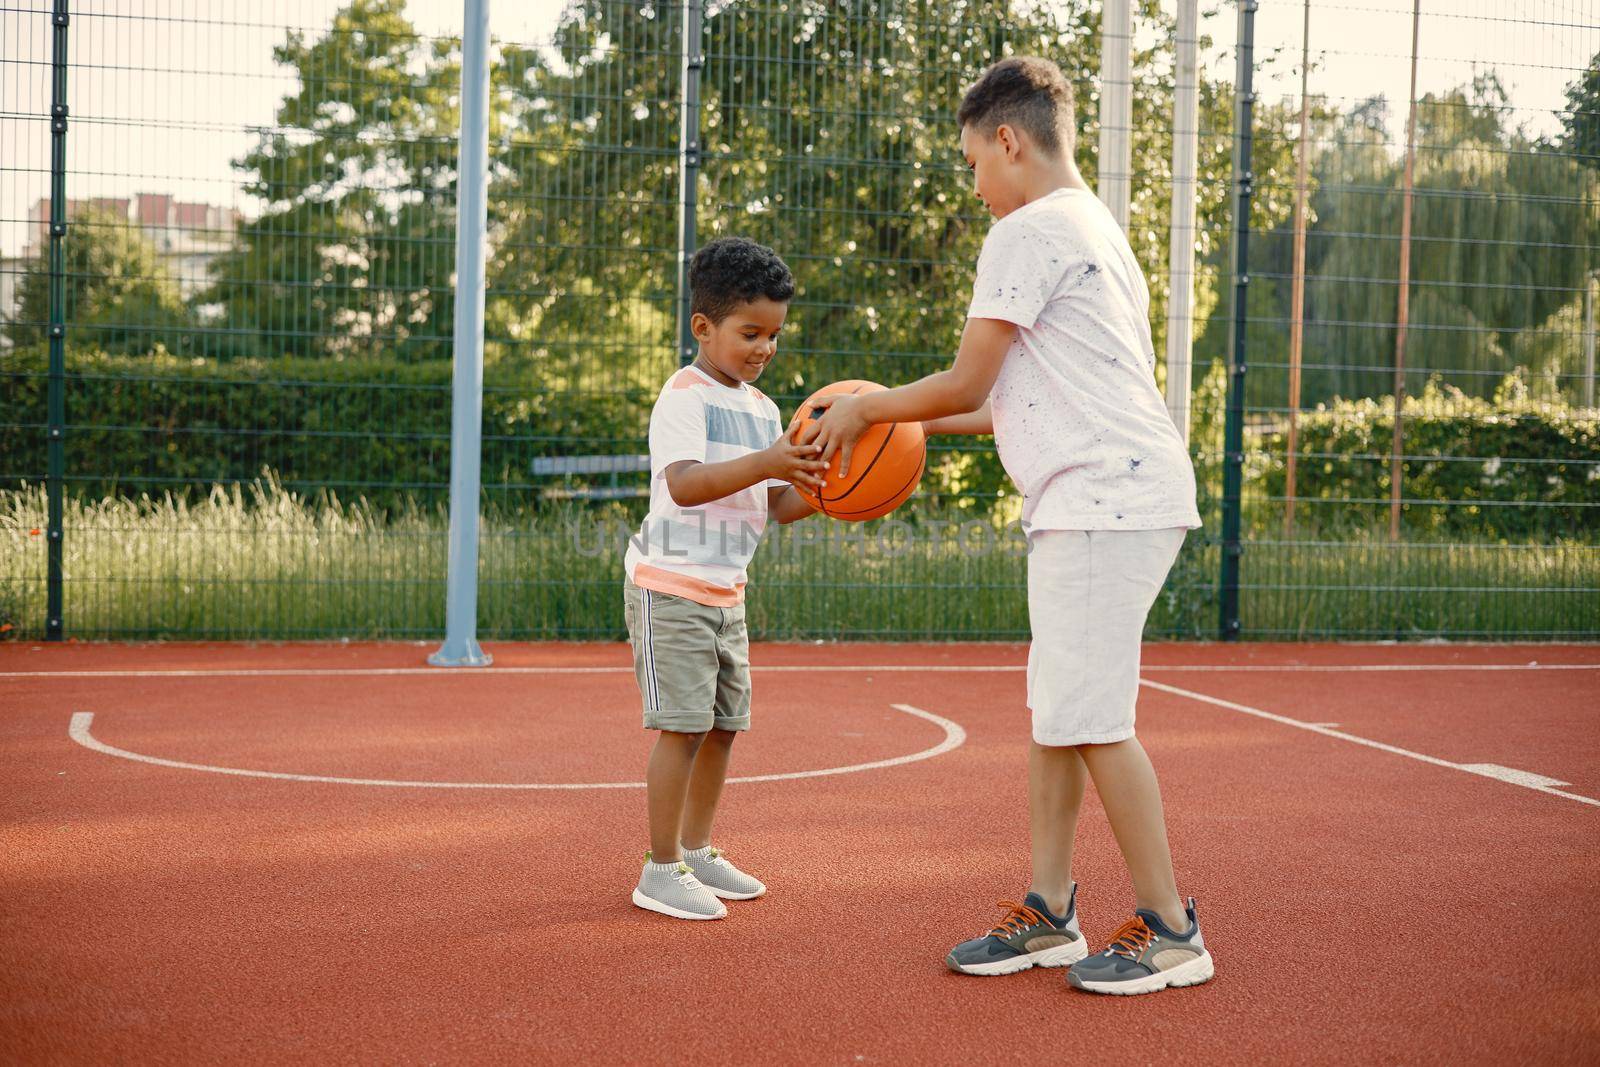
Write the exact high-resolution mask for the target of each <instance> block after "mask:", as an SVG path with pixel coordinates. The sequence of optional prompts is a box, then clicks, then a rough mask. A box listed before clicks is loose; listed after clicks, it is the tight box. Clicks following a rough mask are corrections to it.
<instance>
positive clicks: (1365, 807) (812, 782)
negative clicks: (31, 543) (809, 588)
mask: <svg viewBox="0 0 1600 1067" xmlns="http://www.w3.org/2000/svg"><path fill="white" fill-rule="evenodd" d="M430 648H431V646H421V645H410V644H392V645H285V646H277V645H274V646H246V645H192V644H191V645H150V646H105V645H68V646H64V647H62V646H56V647H48V648H45V647H40V646H32V645H26V644H13V645H8V646H4V647H0V770H3V774H4V780H5V782H6V783H7V786H6V789H5V792H4V797H3V799H0V952H3V954H4V958H5V960H6V966H5V967H4V968H3V969H0V1049H3V1050H4V1052H3V1056H0V1058H3V1059H4V1060H6V1061H7V1062H16V1063H29V1064H34V1063H111V1062H117V1063H204V1064H211V1063H224V1062H251V1063H297V1062H305V1063H327V1062H365V1063H578V1062H584V1063H606V1064H609V1063H684V1064H695V1065H697V1067H712V1065H718V1064H739V1065H749V1064H766V1063H781V1064H789V1063H807V1064H809V1063H823V1064H830V1063H837V1064H859V1063H870V1064H965V1063H1061V1062H1071V1061H1075V1060H1078V1059H1079V1058H1080V1057H1084V1058H1085V1059H1084V1062H1097V1063H1104V1062H1115V1063H1156V1062H1166V1063H1203V1064H1211V1063H1219V1064H1233V1063H1237V1064H1260V1063H1294V1064H1301V1063H1361V1064H1371V1063H1393V1064H1423V1063H1439V1064H1463V1063H1494V1064H1504V1063H1507V1062H1514V1063H1595V1062H1600V974H1597V972H1596V969H1595V967H1594V966H1593V963H1594V961H1595V960H1596V959H1600V923H1597V922H1595V921H1594V913H1595V911H1596V905H1597V904H1600V891H1597V889H1596V885H1597V876H1600V647H1559V646H1549V645H1516V646H1455V645H1450V646H1381V645H1349V646H1306V645H1238V646H1217V645H1167V646H1152V647H1150V648H1148V649H1147V651H1146V661H1145V674H1144V676H1145V679H1146V682H1147V687H1146V688H1145V690H1144V691H1143V694H1142V697H1141V701H1140V712H1139V728H1140V735H1141V737H1142V738H1143V740H1144V743H1145V746H1146V747H1147V748H1148V749H1149V751H1150V752H1151V755H1152V758H1153V759H1154V760H1155V763H1156V767H1157V770H1158V772H1159V773H1160V775H1161V781H1162V786H1163V790H1164V794H1165V798H1166V805H1167V816H1168V822H1169V827H1170V831H1171V836H1172V840H1173V844H1174V849H1175V855H1176V861H1177V868H1178V873H1179V884H1180V887H1181V888H1182V889H1183V891H1184V892H1185V893H1192V894H1194V895H1195V896H1197V897H1198V898H1199V900H1200V914H1201V919H1202V923H1203V924H1204V927H1205V932H1206V940H1207V943H1208V945H1209V946H1210V948H1211V950H1212V953H1213V954H1214V956H1215V958H1216V966H1217V976H1216V978H1215V979H1214V980H1213V981H1211V982H1210V983H1208V984H1206V985H1203V986H1199V987H1195V988H1191V989H1184V990H1175V991H1170V992H1165V993H1161V994H1157V995H1154V996H1148V997H1135V998H1111V997H1095V996H1092V995H1090V994H1084V993H1078V992H1075V991H1071V990H1069V989H1068V988H1067V987H1066V986H1065V983H1064V981H1063V972H1061V971H1060V970H1034V971H1029V972H1025V973H1022V974H1017V975H1011V976H1007V977H1001V978H972V977H965V976H960V975H955V974H952V973H950V972H949V971H948V970H946V969H945V967H944V965H943V962H942V960H943V956H944V954H945V952H946V951H947V950H948V948H949V947H950V945H951V944H953V943H954V942H956V941H959V940H961V939H963V938H966V937H970V936H973V935H975V934H977V933H979V932H980V931H981V930H982V929H983V928H985V927H986V926H988V925H989V924H990V923H992V922H993V921H996V920H998V919H999V918H1000V915H1001V913H1000V911H999V909H997V908H995V907H994V902H995V901H996V900H999V899H1001V898H1017V897H1020V895H1021V894H1022V893H1023V891H1024V890H1025V888H1026V885H1027V876H1028V853H1027V817H1026V799H1027V798H1026V788H1025V767H1026V764H1025V752H1026V743H1027V738H1028V719H1027V712H1026V710H1025V708H1024V705H1023V693H1024V676H1023V672H1022V670H1021V665H1022V664H1023V663H1025V660H1026V651H1025V649H1023V648H1021V647H1018V646H1006V645H941V646H903V645H889V646H886V645H822V646H811V645H767V646H757V647H756V649H755V650H754V651H753V655H752V660H753V663H754V665H755V667H756V673H755V686H756V705H755V715H756V722H755V728H754V729H753V730H752V732H751V733H750V735H749V736H748V737H746V738H744V739H742V740H741V741H740V742H739V745H738V747H737V750H736V752H735V756H734V768H733V774H734V775H736V776H740V777H745V778H750V777H755V778H758V779H763V780H756V781H742V782H738V783H736V784H731V785H730V786H729V787H728V790H727V792H726V794H725V797H724V804H723V814H722V816H721V818H720V820H719V823H718V832H717V839H718V841H719V843H720V844H721V845H722V846H723V847H724V848H726V849H727V850H728V851H729V853H730V854H731V855H732V856H733V857H734V858H735V859H736V861H737V862H738V863H739V864H740V865H741V866H743V867H745V868H746V869H749V870H751V871H753V872H755V873H757V874H759V875H760V876H761V877H762V878H763V880H765V881H766V882H767V884H768V885H769V887H770V890H771V891H770V892H769V894H768V895H767V896H766V897H765V898H763V899H760V900H756V901H750V902H745V903H740V902H732V903H730V906H729V908H730V915H729V918H728V919H726V920H724V921H721V922H713V923H685V922H679V921H674V920H670V919H666V918H663V917H660V916H657V915H653V914H649V913H646V912H643V911H639V910H638V909H635V908H634V907H632V906H631V904H630V903H629V899H628V897H629V893H630V891H631V890H632V887H633V884H634V882H635V880H636V878H637V875H638V865H639V862H640V859H641V853H642V850H643V848H644V843H645V831H644V791H643V790H642V788H638V787H637V786H636V785H634V784H632V783H637V782H639V781H640V780H641V779H642V776H643V769H644V757H645V754H646V752H647V751H648V748H649V744H650V740H651V738H650V736H649V735H647V734H645V733H644V732H643V731H642V730H640V729H639V726H638V721H639V711H638V696H637V693H636V691H635V688H634V683H633V678H632V673H631V669H630V667H629V657H628V652H627V650H626V648H625V647H623V646H617V645H549V644H546V645H509V646H490V651H492V652H493V653H494V655H495V665H494V666H493V667H491V668H488V669H486V670H478V671H442V670H434V669H430V668H427V667H426V666H425V665H424V662H423V661H424V656H425V654H426V652H428V651H429V650H430ZM862 765H867V766H862ZM852 768H853V769H852ZM241 771H242V772H249V773H237V772H241ZM818 771H823V772H828V773H823V774H811V775H808V776H798V775H799V774H800V772H818ZM763 776H776V777H765V778H763ZM319 779H320V780H319ZM529 786H540V788H527V787H529ZM552 786H553V787H557V788H547V787H552ZM1076 876H1077V878H1078V881H1079V883H1080V885H1081V887H1082V888H1081V890H1080V893H1079V908H1080V914H1081V917H1082V922H1083V926H1084V930H1085V933H1086V934H1087V935H1088V937H1089V940H1090V943H1091V944H1092V945H1094V946H1096V947H1098V946H1099V944H1100V943H1102V942H1103V941H1104V939H1105V937H1106V936H1107V935H1108V934H1109V933H1110V932H1111V931H1112V930H1113V929H1114V928H1115V927H1116V926H1117V925H1118V924H1119V923H1120V922H1121V921H1122V920H1123V919H1124V918H1126V917H1127V914H1128V913H1129V910H1130V909H1131V907H1132V895H1131V889H1130V887H1129V885H1128V882H1127V877H1126V874H1125V873H1124V871H1123V869H1122V866H1121V862H1120V859H1119V857H1118V855H1117V852H1116V848H1115V845H1114V842H1113V841H1112V838H1111V835H1110V832H1109V830H1108V829H1107V827H1106V824H1105V821H1104V817H1103V815H1102V814H1101V813H1100V811H1099V809H1098V806H1097V805H1096V803H1095V801H1094V799H1093V797H1092V795H1091V798H1090V800H1089V803H1088V810H1087V811H1086V812H1085V815H1084V819H1083V822H1082V826H1081V832H1080V837H1079V847H1078V860H1077V869H1076Z"/></svg>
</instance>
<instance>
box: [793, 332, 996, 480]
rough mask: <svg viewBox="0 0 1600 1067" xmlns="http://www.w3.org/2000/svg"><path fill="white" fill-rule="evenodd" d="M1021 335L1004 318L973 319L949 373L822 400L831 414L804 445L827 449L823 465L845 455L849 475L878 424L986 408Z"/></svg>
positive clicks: (809, 431)
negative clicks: (859, 447)
mask: <svg viewBox="0 0 1600 1067" xmlns="http://www.w3.org/2000/svg"><path fill="white" fill-rule="evenodd" d="M1016 336H1017V327H1016V324H1015V323H1011V322H1006V321H1005V320H1004V319H968V320H967V325H966V329H964V330H963V331H962V332H961V349H960V351H958V352H957V353H956V361H955V364H954V365H953V366H952V367H951V368H950V369H949V370H944V371H940V372H938V373H937V374H930V375H928V376H927V377H926V378H923V379H921V380H919V381H915V382H912V383H911V384H910V385H902V386H900V387H899V388H898V389H885V390H883V391H882V392H879V393H865V394H863V395H861V396H829V397H823V398H822V399H820V400H818V401H816V402H815V403H814V406H815V407H826V408H827V410H826V411H825V412H823V414H822V417H821V418H820V419H817V420H816V421H815V422H813V423H812V424H811V425H810V426H808V427H806V429H805V432H804V433H803V434H802V435H801V440H802V441H807V442H810V443H812V444H820V445H822V446H823V448H822V455H821V458H822V459H823V460H824V461H826V460H829V459H831V458H832V457H833V454H834V453H835V452H841V453H842V454H843V458H841V459H840V461H839V473H840V475H846V474H849V473H850V453H851V451H852V450H853V449H854V448H855V443H856V441H858V440H859V439H860V438H861V435H862V434H864V433H866V432H867V428H868V427H869V426H872V425H873V424H874V423H879V422H923V421H931V420H935V419H942V418H945V417H947V416H950V415H964V414H967V413H969V412H973V411H976V410H978V409H979V408H981V407H982V406H983V402H984V400H986V399H987V398H988V396H989V391H990V390H991V389H993V388H994V381H995V379H996V378H998V377H999V376H1000V365H1001V364H1002V363H1004V362H1005V358H1006V352H1007V351H1009V350H1010V348H1011V342H1012V340H1013V339H1015V338H1016Z"/></svg>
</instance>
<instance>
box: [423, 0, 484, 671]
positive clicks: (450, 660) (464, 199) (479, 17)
mask: <svg viewBox="0 0 1600 1067" xmlns="http://www.w3.org/2000/svg"><path fill="white" fill-rule="evenodd" d="M463 6H464V9H465V12H464V17H463V20H462V33H461V140H460V143H459V146H458V159H459V162H458V164H457V167H456V330H455V374H454V378H453V381H452V383H451V393H452V406H451V421H450V571H449V577H448V579H447V583H446V587H445V637H444V644H443V645H442V646H441V647H440V648H439V650H438V651H437V652H435V653H434V654H433V655H431V656H429V657H428V662H429V663H431V664H433V665H434V666H436V667H485V666H488V665H489V663H490V662H491V659H490V657H489V656H487V655H485V654H484V651H483V649H481V648H479V647H478V491H479V484H480V473H481V472H480V464H481V463H482V460H483V457H482V440H483V303H484V293H483V289H484V230H485V228H486V227H487V225H488V207H489V197H488V192H489V189H488V179H489V0H464V4H463Z"/></svg>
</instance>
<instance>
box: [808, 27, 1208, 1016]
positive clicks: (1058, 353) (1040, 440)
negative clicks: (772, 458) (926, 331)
mask: <svg viewBox="0 0 1600 1067" xmlns="http://www.w3.org/2000/svg"><path fill="white" fill-rule="evenodd" d="M957 119H958V121H959V123H960V127H961V151H962V154H963V156H965V158H966V161H967V165H968V166H969V167H970V168H971V169H972V172H973V178H974V184H975V187H976V192H977V195H978V198H979V199H980V200H982V201H983V203H984V205H985V206H986V207H987V208H988V210H989V213H990V214H992V215H993V216H994V217H995V220H996V221H995V224H994V226H993V227H992V228H991V229H990V231H989V235H988V238H987V239H986V240H985V241H984V245H983V252H982V254H981V255H980V256H979V259H978V270H977V277H976V280H975V282H974V284H973V299H972V304H971V307H970V309H969V310H968V312H967V316H968V317H967V325H966V329H965V331H964V332H963V334H962V338H961V348H960V351H959V352H958V354H957V355H956V360H955V364H954V365H953V366H952V367H951V369H949V370H947V371H943V372H941V373H938V374H934V375H930V376H929V377H927V378H923V379H922V380H920V381H918V382H914V383H912V384H911V385H907V386H903V387H901V388H899V389H890V390H886V391H884V392H880V393H871V394H867V395H865V396H861V397H841V398H839V399H837V400H835V401H834V402H833V404H832V406H831V408H830V409H829V410H828V412H827V413H826V414H825V415H824V416H823V418H822V419H821V420H819V422H817V423H814V424H813V427H814V428H813V429H810V430H808V433H807V438H806V439H808V440H812V441H814V442H816V443H820V444H823V445H825V448H824V450H823V454H822V458H823V459H824V460H826V459H828V458H830V457H831V456H832V455H833V453H834V452H835V450H842V451H843V453H844V455H843V456H842V457H841V459H842V466H843V468H844V470H845V471H846V472H847V471H848V463H849V453H850V448H851V445H852V443H853V442H854V441H855V440H856V439H857V438H859V436H860V435H861V433H862V432H863V431H864V430H865V428H866V427H867V426H869V425H871V424H872V423H877V422H906V421H910V420H925V422H926V426H927V428H928V429H929V430H930V431H932V432H944V433H993V434H994V436H995V445H996V447H997V448H998V450H999V452H1000V458H1001V461H1002V462H1003V463H1004V464H1005V468H1006V471H1007V473H1008V474H1009V475H1010V476H1011V478H1012V480H1013V481H1015V482H1016V483H1017V486H1018V488H1019V489H1020V490H1021V491H1022V495H1023V503H1022V522H1023V528H1024V530H1025V531H1026V532H1027V534H1028V541H1029V555H1028V614H1029V618H1030V620H1031V623H1032V629H1033V644H1032V647H1031V649H1030V652H1029V657H1028V706H1029V708H1030V709H1031V711H1032V714H1033V744H1032V747H1031V749H1030V751H1029V757H1028V799H1029V810H1030V828H1031V831H1032V839H1033V885H1032V886H1031V887H1030V889H1029V892H1028V893H1027V895H1026V897H1025V898H1024V900H1023V902H1022V903H1020V904H1011V903H1008V904H1007V905H1006V907H1007V908H1008V910H1007V913H1006V916H1005V918H1004V919H1003V920H1002V921H1001V922H1000V924H999V925H997V926H995V927H993V928H992V929H990V930H989V931H988V932H987V933H986V934H984V935H982V936H980V937H978V938H975V939H973V940H971V941H965V942H962V943H961V944H959V945H957V946H956V947H955V948H954V949H953V950H951V952H950V954H949V956H948V957H947V959H946V962H947V963H948V964H949V966H950V967H951V968H953V969H955V970H957V971H961V972H963V973H966V974H991V975H992V974H1007V973H1011V972H1014V971H1020V970H1024V969H1026V968H1029V967H1033V966H1047V967H1049V966H1055V967H1060V966H1066V965H1068V964H1071V970H1070V971H1069V972H1068V980H1069V982H1070V983H1071V984H1072V985H1074V986H1076V987H1077V988H1079V989H1086V990H1090V991H1093V992H1102V993H1146V992H1153V991H1155V990H1157V989H1164V988H1167V987H1168V986H1183V985H1193V984H1196V983H1199V982H1204V981H1206V980H1207V979H1208V978H1210V977H1211V975H1212V962H1211V955H1210V953H1209V952H1207V951H1206V947H1205V943H1204V941H1203V940H1202V939H1201V936H1200V926H1199V923H1198V921H1197V920H1196V917H1195V907H1194V900H1193V898H1191V899H1190V900H1189V901H1188V904H1187V906H1185V905H1184V904H1183V903H1182V902H1181V901H1180V900H1179V897H1178V890H1177V885H1176V882H1175V880H1174V877H1173V872H1172V859H1171V853H1170V852H1169V850H1168V847H1167V833H1166V825H1165V821H1164V819H1163V816H1162V810H1161V793H1160V790H1159V788H1158V787H1157V785H1156V777H1155V771H1154V769H1153V768H1152V767H1151V765H1150V759H1149V757H1148V756H1147V755H1146V754H1145V751H1144V749H1143V747H1141V746H1140V744H1139V741H1138V739H1137V738H1135V737H1134V704H1135V701H1136V699H1137V696H1138V687H1139V642H1140V637H1141V634H1142V632H1143V629H1144V622H1145V617H1146V616H1147V615H1148V613H1149V610H1150V606H1151V605H1152V604H1153V603H1154V602H1155V598H1156V595H1157V593H1159V592H1160V589H1161V585H1162V583H1163V582H1164V581H1165V580H1166V576H1167V572H1168V571H1169V570H1170V569H1171V567H1172V564H1173V562H1174V561H1175V559H1176V558H1177V555H1178V549H1179V547H1180V546H1181V545H1182V544H1183V539H1184V535H1185V532H1186V531H1187V530H1188V529H1192V528H1194V527H1196V526H1198V525H1200V518H1199V514H1198V512H1197V511H1196V509H1195V483H1194V471H1193V468H1192V466H1191V465H1190V463H1189V457H1188V452H1187V451H1186V449H1185V448H1184V444H1183V441H1182V439H1181V438H1180V437H1179V435H1178V432H1177V429H1176V428H1175V427H1174V426H1173V424H1172V421H1171V419H1170V418H1169V417H1168V415H1167V412H1166V408H1165V406H1164V404H1163V403H1162V399H1161V395H1160V393H1159V392H1158V391H1157V389H1156V385H1155V352H1154V349H1153V346H1152V344H1151V340H1150V325H1149V321H1148V314H1149V308H1150V293H1149V290H1148V289H1147V288H1146V285H1145V281H1144V277H1143V275H1142V274H1141V273H1140V270H1139V265H1138V263H1137V261H1136V260H1135V259H1134V255H1133V250H1132V249H1131V248H1130V247H1129V245H1128V241H1127V238H1126V237H1125V236H1124V235H1123V233H1122V231H1121V229H1120V228H1119V227H1118V226H1117V224H1116V221H1115V220H1114V219H1113V218H1112V216H1111V214H1110V212H1109V211H1107V210H1106V209H1105V207H1104V206H1103V205H1102V204H1101V203H1100V202H1099V201H1098V200H1097V199H1095V196H1094V194H1093V193H1092V192H1091V191H1090V190H1089V188H1088V186H1087V185H1086V184H1085V182H1084V180H1083V178H1082V176H1081V175H1080V174H1079V173H1078V169H1077V167H1076V166H1075V165H1074V163H1073V160H1072V138H1073V128H1074V126H1073V115H1072V87H1071V85H1070V83H1068V81H1067V80H1066V78H1065V77H1064V76H1063V75H1062V73H1061V71H1060V69H1059V68H1057V67H1056V65H1055V64H1054V63H1051V62H1049V61H1048V60H1044V59H1038V58H1031V57H1018V58H1011V59H1006V60H1003V61H1001V62H999V63H996V64H995V65H994V66H992V67H990V68H989V69H988V70H987V71H986V72H985V73H984V74H983V77H982V78H980V79H979V81H978V83H977V84H976V85H974V86H973V87H972V88H971V89H970V90H968V92H967V94H966V96H965V98H964V99H963V100H962V102H961V107H960V110H959V111H958V113H957ZM1091 777H1092V778H1093V779H1094V783H1095V788H1096V789H1097V790H1098V791H1099V793H1100V799H1101V801H1102V802H1103V804H1104V806H1105V810H1106V817H1107V819H1108V820H1109V821H1110V823H1111V829H1112V831H1113V833H1114V834H1115V835H1116V838H1117V843H1118V845H1119V846H1120V847H1121V849H1122V855H1123V858H1124V860H1125V861H1126V862H1127V864H1128V870H1129V873H1130V874H1131V875H1132V878H1133V887H1134V894H1135V898H1136V904H1137V907H1136V910H1135V912H1134V915H1133V918H1132V919H1130V920H1129V921H1128V922H1126V923H1124V924H1123V925H1122V927H1121V928H1119V929H1118V930H1117V931H1116V933H1114V934H1113V935H1112V937H1111V940H1110V942H1109V944H1108V945H1107V947H1106V949H1105V950H1104V951H1102V952H1100V953H1098V954H1096V955H1094V956H1088V955H1087V949H1086V947H1085V944H1084V941H1083V936H1082V934H1081V933H1080V932H1079V929H1078V922H1077V911H1076V900H1075V898H1076V895H1077V884H1076V883H1075V882H1074V881H1073V880H1072V845H1073V836H1074V832H1075V831H1076V828H1077V821H1078V811H1079V807H1080V805H1081V803H1082V800H1083V792H1084V785H1085V782H1086V780H1087V779H1088V778H1091Z"/></svg>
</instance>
